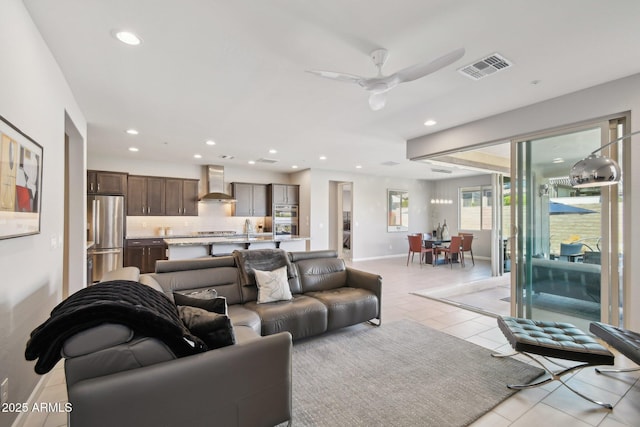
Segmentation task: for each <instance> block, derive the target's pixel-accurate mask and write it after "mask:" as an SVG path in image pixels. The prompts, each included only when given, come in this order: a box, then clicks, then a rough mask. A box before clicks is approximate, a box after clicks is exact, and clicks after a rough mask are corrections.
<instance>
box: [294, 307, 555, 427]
mask: <svg viewBox="0 0 640 427" xmlns="http://www.w3.org/2000/svg"><path fill="white" fill-rule="evenodd" d="M542 373H543V371H542V370H541V369H538V368H535V367H533V366H530V365H527V364H525V363H522V362H520V361H518V360H514V359H510V358H494V357H491V351H490V350H488V349H486V348H483V347H480V346H477V345H475V344H472V343H469V342H467V341H464V340H461V339H459V338H456V337H453V336H451V335H448V334H445V333H443V332H439V331H437V330H435V329H432V328H429V327H426V326H424V325H422V324H419V323H416V322H412V321H408V320H402V321H397V322H392V323H389V324H383V325H382V326H381V327H379V328H376V327H373V326H372V327H366V328H358V329H356V330H353V329H351V330H349V329H346V330H343V331H337V332H335V333H331V334H326V335H324V336H321V337H317V338H312V339H308V340H304V341H302V342H297V343H295V344H294V347H293V426H294V427H298V426H314V427H322V426H327V427H329V426H330V427H334V426H350V427H352V426H367V427H371V426H385V427H389V426H407V427H408V426H411V427H415V426H423V427H428V426H437V427H442V426H450V427H455V426H466V425H469V424H470V423H472V422H473V421H475V420H476V419H478V418H479V417H481V416H482V415H483V414H485V413H487V412H488V411H490V410H491V409H492V408H494V407H495V406H496V405H498V404H499V403H500V402H502V401H503V400H505V399H506V398H507V397H509V396H511V395H512V394H513V393H514V390H510V389H508V388H507V386H506V384H507V383H526V382H529V381H530V380H533V379H534V378H537V377H538V376H540V375H541V374H542Z"/></svg>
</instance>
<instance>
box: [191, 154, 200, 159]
mask: <svg viewBox="0 0 640 427" xmlns="http://www.w3.org/2000/svg"><path fill="white" fill-rule="evenodd" d="M193 157H194V158H195V159H201V158H202V154H194V155H193Z"/></svg>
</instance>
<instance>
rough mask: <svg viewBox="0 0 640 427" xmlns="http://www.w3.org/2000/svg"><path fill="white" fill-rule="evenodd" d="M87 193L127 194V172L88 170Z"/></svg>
mask: <svg viewBox="0 0 640 427" xmlns="http://www.w3.org/2000/svg"><path fill="white" fill-rule="evenodd" d="M87 193H89V194H112V195H125V194H127V174H126V173H121V172H105V171H87Z"/></svg>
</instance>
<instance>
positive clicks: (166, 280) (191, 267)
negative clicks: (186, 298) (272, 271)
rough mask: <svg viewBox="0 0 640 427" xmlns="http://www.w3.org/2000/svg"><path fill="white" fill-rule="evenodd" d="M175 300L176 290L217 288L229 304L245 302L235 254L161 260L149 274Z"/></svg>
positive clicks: (219, 294) (218, 292)
mask: <svg viewBox="0 0 640 427" xmlns="http://www.w3.org/2000/svg"><path fill="white" fill-rule="evenodd" d="M150 276H151V277H153V278H154V279H155V280H156V281H157V282H158V283H159V284H160V286H162V289H163V291H164V293H165V294H166V295H167V296H168V297H169V298H171V300H172V301H173V293H174V292H179V291H192V290H197V289H209V288H210V289H215V290H216V292H217V294H218V296H222V297H225V298H227V304H229V305H231V304H240V303H242V293H241V291H240V276H239V274H238V269H237V268H236V266H235V261H234V259H233V257H230V256H226V257H212V258H197V259H190V260H178V261H158V262H157V263H156V272H155V273H152V274H150Z"/></svg>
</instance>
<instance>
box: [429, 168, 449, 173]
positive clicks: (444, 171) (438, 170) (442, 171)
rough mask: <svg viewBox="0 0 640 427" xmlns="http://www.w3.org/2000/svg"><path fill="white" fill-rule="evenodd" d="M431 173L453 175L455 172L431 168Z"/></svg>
mask: <svg viewBox="0 0 640 427" xmlns="http://www.w3.org/2000/svg"><path fill="white" fill-rule="evenodd" d="M431 172H436V173H453V171H451V170H449V169H436V168H431Z"/></svg>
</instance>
